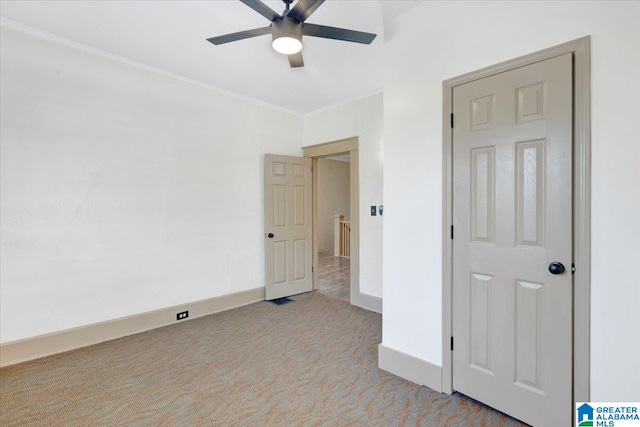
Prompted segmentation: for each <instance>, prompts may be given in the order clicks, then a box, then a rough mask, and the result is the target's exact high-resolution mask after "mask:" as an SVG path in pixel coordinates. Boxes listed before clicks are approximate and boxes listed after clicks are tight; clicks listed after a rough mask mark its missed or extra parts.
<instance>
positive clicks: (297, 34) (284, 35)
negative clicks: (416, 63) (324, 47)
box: [207, 0, 376, 68]
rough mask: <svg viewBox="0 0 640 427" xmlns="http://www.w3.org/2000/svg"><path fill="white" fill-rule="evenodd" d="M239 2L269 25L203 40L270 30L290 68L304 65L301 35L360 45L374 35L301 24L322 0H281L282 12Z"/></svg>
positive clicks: (257, 0) (255, 2) (232, 38)
mask: <svg viewBox="0 0 640 427" xmlns="http://www.w3.org/2000/svg"><path fill="white" fill-rule="evenodd" d="M240 1H241V2H242V3H244V4H246V5H247V6H249V7H250V8H251V9H253V10H255V11H256V12H258V13H259V14H260V15H262V16H264V17H265V18H267V19H268V20H269V21H271V25H269V26H268V27H263V28H255V29H253V30H247V31H240V32H238V33H231V34H225V35H223V36H218V37H211V38H209V39H207V40H208V41H210V42H211V43H213V44H215V45H219V44H224V43H229V42H234V41H237V40H243V39H248V38H251V37H257V36H263V35H266V34H269V33H271V35H272V37H273V39H272V40H273V41H272V46H273V48H274V49H275V50H276V51H277V52H279V53H282V54H284V55H287V56H288V57H289V65H291V68H295V67H303V66H304V60H303V59H302V36H303V35H305V36H311V37H323V38H326V39H334V40H344V41H348V42H355V43H363V44H370V43H371V42H372V41H373V39H375V38H376V35H375V34H371V33H364V32H362V31H354V30H347V29H344V28H336V27H327V26H325V25H315V24H308V23H305V21H306V20H307V19H308V18H309V16H311V14H312V13H313V12H315V11H316V9H317V8H318V7H319V6H320V5H321V4H322V3H324V1H325V0H298V1H297V2H296V4H295V6H294V7H293V9H290V5H291V3H293V1H294V0H282V1H283V2H284V4H285V7H286V9H285V10H284V12H282V15H278V14H277V13H276V12H274V11H273V10H271V8H269V6H267V5H265V4H264V3H262V2H261V1H260V0H240Z"/></svg>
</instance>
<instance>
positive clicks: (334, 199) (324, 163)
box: [315, 159, 350, 254]
mask: <svg viewBox="0 0 640 427" xmlns="http://www.w3.org/2000/svg"><path fill="white" fill-rule="evenodd" d="M349 169H350V168H349V163H348V162H342V161H338V160H329V159H319V160H318V170H317V171H315V172H316V173H317V174H318V252H319V253H324V254H333V252H334V251H333V249H334V248H333V244H334V239H333V236H334V229H333V228H334V219H333V216H334V215H344V220H345V221H349V219H350V216H349V213H350V198H349V182H350V179H349Z"/></svg>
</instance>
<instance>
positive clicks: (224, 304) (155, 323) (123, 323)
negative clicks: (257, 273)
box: [0, 287, 264, 367]
mask: <svg viewBox="0 0 640 427" xmlns="http://www.w3.org/2000/svg"><path fill="white" fill-rule="evenodd" d="M262 300H264V287H260V288H255V289H250V290H248V291H243V292H236V293H233V294H229V295H223V296H219V297H215V298H209V299H206V300H201V301H195V302H192V303H187V304H182V305H176V306H173V307H167V308H162V309H159V310H154V311H149V312H146V313H141V314H135V315H133V316H127V317H122V318H119V319H114V320H108V321H106V322H100V323H94V324H91V325H86V326H80V327H77V328H72V329H67V330H64V331H59V332H53V333H51V334H45V335H40V336H37V337H32V338H26V339H23V340H18V341H12V342H8V343H5V344H1V345H0V367H3V366H9V365H15V364H17V363H22V362H26V361H29V360H33V359H39V358H41V357H45V356H50V355H52V354H57V353H63V352H65V351H69V350H75V349H77V348H81V347H86V346H89V345H93V344H98V343H101V342H104V341H110V340H113V339H116V338H121V337H124V336H127V335H133V334H137V333H140V332H144V331H148V330H151V329H155V328H160V327H162V326H167V325H171V324H174V323H176V322H177V321H176V313H179V312H181V311H186V310H188V311H189V318H188V319H186V320H181V321H180V322H185V321H188V320H190V319H195V318H198V317H202V316H206V315H208V314H213V313H219V312H221V311H226V310H230V309H232V308H236V307H241V306H243V305H247V304H252V303H254V302H258V301H262Z"/></svg>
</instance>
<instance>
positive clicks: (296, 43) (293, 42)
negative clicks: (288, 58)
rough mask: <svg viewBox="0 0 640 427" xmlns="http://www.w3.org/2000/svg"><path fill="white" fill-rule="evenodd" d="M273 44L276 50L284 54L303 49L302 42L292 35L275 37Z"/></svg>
mask: <svg viewBox="0 0 640 427" xmlns="http://www.w3.org/2000/svg"><path fill="white" fill-rule="evenodd" d="M271 45H272V46H273V49H274V50H275V51H276V52H278V53H282V54H283V55H291V54H294V53H298V52H300V51H301V50H302V42H301V41H300V40H299V39H297V38H294V37H290V36H282V37H278V38H274V39H273V42H272V43H271Z"/></svg>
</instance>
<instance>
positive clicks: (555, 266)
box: [549, 262, 564, 274]
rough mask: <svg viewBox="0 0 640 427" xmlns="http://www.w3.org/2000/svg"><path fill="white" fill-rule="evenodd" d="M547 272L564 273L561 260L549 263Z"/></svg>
mask: <svg viewBox="0 0 640 427" xmlns="http://www.w3.org/2000/svg"><path fill="white" fill-rule="evenodd" d="M549 273H551V274H562V273H564V265H562V263H561V262H552V263H551V264H549Z"/></svg>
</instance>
